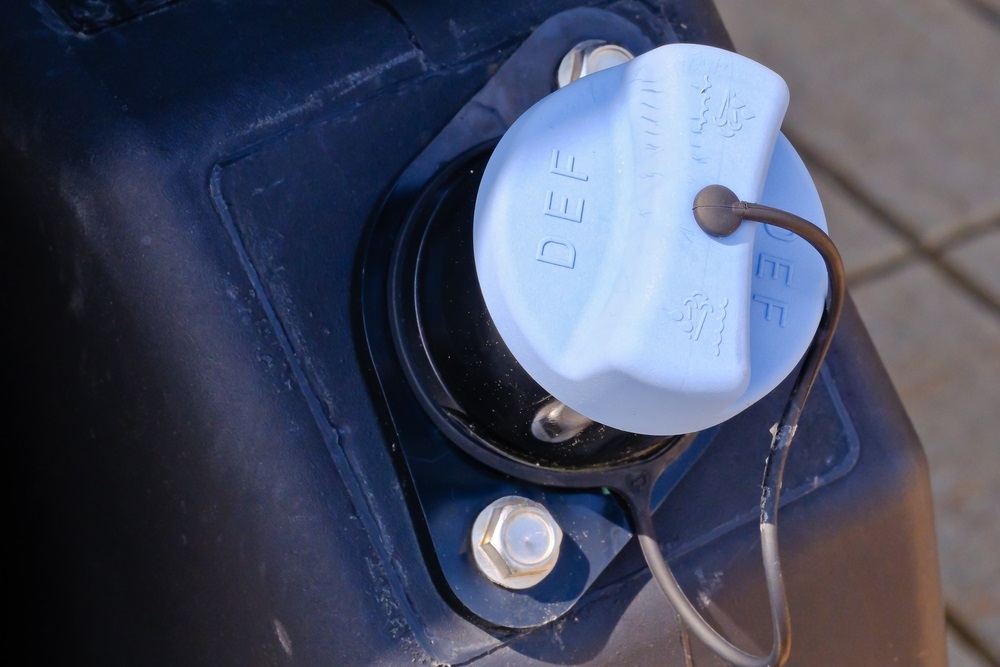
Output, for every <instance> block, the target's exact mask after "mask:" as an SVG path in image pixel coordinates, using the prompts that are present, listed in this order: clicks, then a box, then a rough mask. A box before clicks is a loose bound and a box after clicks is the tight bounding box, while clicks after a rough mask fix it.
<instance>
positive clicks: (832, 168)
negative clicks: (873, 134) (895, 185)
mask: <svg viewBox="0 0 1000 667" xmlns="http://www.w3.org/2000/svg"><path fill="white" fill-rule="evenodd" d="M785 134H786V136H787V137H788V139H789V140H790V141H791V142H792V144H793V145H794V146H795V148H796V150H797V151H798V152H799V154H800V155H801V156H802V157H803V159H805V160H806V161H807V162H808V163H810V164H811V165H813V166H814V167H815V168H817V169H819V170H820V171H822V172H824V173H825V174H826V175H827V176H829V177H830V178H831V179H832V180H833V181H834V182H835V183H836V184H837V185H838V186H839V187H840V188H841V189H842V190H844V192H845V193H846V194H847V195H848V196H849V197H850V198H851V199H852V200H854V201H855V202H856V203H857V204H859V205H860V206H861V207H863V208H864V209H866V210H867V211H868V213H870V214H871V215H872V216H873V217H874V218H875V220H876V221H877V222H878V223H879V224H881V225H882V226H883V227H885V228H886V229H888V230H889V231H891V232H893V233H894V234H895V235H896V236H898V237H900V239H901V240H902V241H903V242H904V243H906V245H908V246H909V248H908V250H909V252H908V253H907V254H908V255H909V254H913V255H917V256H918V257H920V258H921V259H924V260H926V261H927V262H928V263H929V264H930V265H931V266H933V267H934V268H935V269H937V271H938V272H940V273H941V274H943V275H944V277H945V278H947V279H948V280H949V281H950V282H952V283H953V284H954V285H955V286H957V287H958V288H959V289H961V290H962V292H964V293H965V295H966V296H968V297H970V298H972V299H973V300H974V301H977V302H978V303H979V304H980V305H982V306H985V307H986V309H987V310H989V311H990V312H991V313H993V314H994V315H996V316H998V317H1000V300H998V299H996V298H994V297H993V296H992V295H991V294H989V293H988V292H987V291H986V290H985V289H983V288H982V287H980V286H979V285H978V284H976V283H975V282H974V281H972V280H971V279H970V278H968V277H967V276H966V275H965V274H964V273H962V272H961V271H959V270H958V269H956V268H955V267H953V266H952V265H951V264H950V263H948V262H947V261H945V260H944V259H943V257H942V255H943V250H942V249H940V248H939V247H937V246H936V245H927V244H924V243H923V242H922V241H921V240H920V237H919V236H918V235H917V233H916V232H914V231H913V230H912V229H910V227H909V226H908V225H907V224H906V223H904V222H902V221H901V220H900V219H899V218H898V217H896V215H895V214H894V213H892V212H891V211H889V210H888V209H887V208H885V207H884V206H882V205H881V204H879V203H878V202H876V201H875V200H874V199H873V198H872V197H871V196H870V195H869V194H868V193H867V192H866V191H865V189H864V188H863V187H862V186H861V185H860V184H859V183H858V182H857V181H856V180H855V179H854V178H852V177H851V176H850V175H849V174H847V173H845V172H844V171H842V170H841V169H839V168H838V167H837V166H836V165H834V164H833V163H832V162H831V161H830V160H828V159H826V158H825V157H824V156H823V155H821V154H820V153H819V152H818V151H815V150H813V149H812V148H811V147H810V146H809V144H808V143H807V142H805V141H803V140H802V139H801V137H799V136H798V135H796V134H795V133H794V132H789V131H788V130H785ZM987 226H988V225H987Z"/></svg>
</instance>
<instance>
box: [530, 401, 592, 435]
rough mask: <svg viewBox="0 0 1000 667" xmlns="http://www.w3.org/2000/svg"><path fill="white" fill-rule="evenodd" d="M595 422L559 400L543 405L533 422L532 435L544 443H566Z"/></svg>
mask: <svg viewBox="0 0 1000 667" xmlns="http://www.w3.org/2000/svg"><path fill="white" fill-rule="evenodd" d="M593 423H594V421H593V420H592V419H590V417H585V416H584V415H581V414H580V413H579V412H577V411H576V410H574V409H573V408H571V407H569V406H568V405H566V404H565V403H563V402H562V401H560V400H558V399H555V398H553V399H551V400H550V401H549V402H547V403H545V404H544V405H542V407H541V408H539V409H538V412H536V413H535V418H534V419H532V420H531V434H532V435H533V436H535V438H536V439H538V440H541V441H542V442H553V443H554V442H566V441H567V440H572V439H573V438H575V437H576V436H578V435H580V434H581V433H583V431H584V430H586V428H587V427H588V426H590V425H592V424H593Z"/></svg>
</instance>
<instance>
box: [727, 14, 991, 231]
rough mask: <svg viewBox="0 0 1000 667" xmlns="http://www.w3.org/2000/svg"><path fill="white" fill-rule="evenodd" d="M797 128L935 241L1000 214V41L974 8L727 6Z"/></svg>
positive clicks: (744, 47) (743, 46) (733, 27)
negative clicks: (771, 74) (778, 84)
mask: <svg viewBox="0 0 1000 667" xmlns="http://www.w3.org/2000/svg"><path fill="white" fill-rule="evenodd" d="M716 4H717V5H718V7H719V9H720V12H721V13H722V17H723V20H724V21H725V23H726V25H727V27H728V28H729V31H730V33H731V34H732V36H733V39H734V41H735V43H736V46H737V48H738V49H739V50H740V51H741V52H743V53H744V54H746V55H748V56H750V57H752V58H755V59H757V60H759V61H760V62H762V63H763V64H765V65H767V66H769V67H771V68H772V69H774V70H775V71H777V72H778V73H779V74H781V75H782V76H783V77H785V79H786V81H788V84H789V87H790V89H791V105H790V107H789V112H788V117H787V120H786V128H788V130H789V131H790V133H791V134H792V135H793V136H794V137H795V138H797V139H798V140H799V141H805V142H808V144H809V146H810V147H811V148H812V150H813V151H814V152H816V153H818V154H819V155H822V156H823V157H824V159H826V160H828V161H829V162H830V163H831V164H833V165H835V166H836V167H837V168H838V170H841V171H843V172H844V173H846V174H849V175H850V176H851V177H852V178H854V179H856V182H857V183H858V184H859V186H860V187H862V188H863V189H864V191H865V192H866V193H869V195H870V196H871V198H872V199H873V200H874V201H876V202H877V203H878V204H879V205H880V206H883V207H886V208H888V209H890V210H891V211H892V212H893V213H894V217H897V218H899V219H900V220H902V221H903V222H905V223H906V224H908V225H911V226H912V228H913V230H914V231H916V232H917V233H919V234H920V235H921V237H922V238H925V239H937V238H940V237H941V236H942V235H944V234H946V233H947V232H948V231H950V230H951V229H953V228H954V226H955V225H958V224H960V223H962V222H963V221H968V220H977V219H982V218H984V217H985V216H986V215H988V214H990V213H992V212H995V211H997V210H1000V187H997V174H1000V131H998V129H997V113H996V110H997V109H1000V76H998V75H997V63H998V62H1000V38H998V31H997V30H996V26H995V25H992V24H990V22H989V21H987V20H985V19H983V17H982V14H981V13H977V12H974V11H972V10H970V9H969V7H968V5H966V4H964V0H837V2H830V1H829V0H770V1H767V2H751V1H748V0H718V1H717V3H716Z"/></svg>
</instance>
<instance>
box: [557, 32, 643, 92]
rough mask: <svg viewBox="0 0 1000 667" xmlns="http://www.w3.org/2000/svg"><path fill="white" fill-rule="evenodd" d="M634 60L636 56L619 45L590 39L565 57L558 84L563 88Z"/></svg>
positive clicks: (578, 45)
mask: <svg viewBox="0 0 1000 667" xmlns="http://www.w3.org/2000/svg"><path fill="white" fill-rule="evenodd" d="M633 58H635V56H633V55H632V53H631V52H629V50H628V49H626V48H624V47H621V46H618V45H617V44H608V43H607V42H605V41H604V40H601V39H588V40H586V41H584V42H580V43H579V44H577V45H576V46H574V47H573V48H572V49H570V50H569V52H567V53H566V55H565V56H563V59H562V62H560V63H559V71H558V72H557V73H556V82H557V83H558V84H559V87H560V88H562V87H563V86H568V85H569V84H571V83H573V82H574V81H576V80H577V79H580V78H582V77H585V76H587V75H588V74H593V73H594V72H600V71H601V70H602V69H608V68H609V67H615V66H617V65H623V64H625V63H627V62H628V61H630V60H632V59H633Z"/></svg>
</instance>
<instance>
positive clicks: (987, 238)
mask: <svg viewBox="0 0 1000 667" xmlns="http://www.w3.org/2000/svg"><path fill="white" fill-rule="evenodd" d="M997 1H998V2H1000V0H997ZM945 259H946V260H948V261H949V262H951V263H952V264H954V265H955V266H956V267H958V268H959V269H961V271H962V273H964V274H965V275H967V276H968V277H969V278H970V279H972V280H974V281H975V282H976V283H978V284H979V285H981V286H982V287H983V288H984V289H985V290H986V291H988V292H989V293H990V294H991V295H993V297H994V298H996V299H997V300H1000V227H998V228H997V229H996V231H993V232H989V233H987V234H985V235H983V236H978V237H976V238H974V239H970V240H968V241H966V242H964V243H962V244H960V245H958V246H956V247H954V248H952V249H951V250H949V251H948V253H947V254H946V255H945ZM998 511H1000V510H998Z"/></svg>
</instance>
